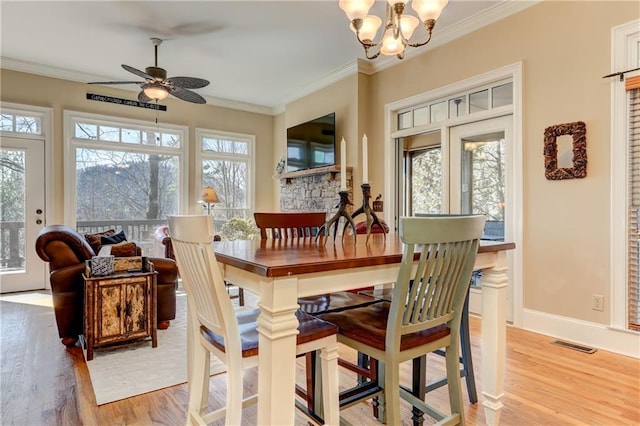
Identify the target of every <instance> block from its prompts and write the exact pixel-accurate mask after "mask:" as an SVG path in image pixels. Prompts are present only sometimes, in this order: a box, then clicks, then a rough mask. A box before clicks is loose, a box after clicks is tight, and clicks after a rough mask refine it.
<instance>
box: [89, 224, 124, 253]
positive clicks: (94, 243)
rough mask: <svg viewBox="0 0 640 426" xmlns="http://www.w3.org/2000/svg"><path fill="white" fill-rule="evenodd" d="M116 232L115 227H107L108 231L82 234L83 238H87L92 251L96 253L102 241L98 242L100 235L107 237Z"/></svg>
mask: <svg viewBox="0 0 640 426" xmlns="http://www.w3.org/2000/svg"><path fill="white" fill-rule="evenodd" d="M115 233H116V230H115V229H109V230H108V231H104V232H98V233H97V234H84V239H85V240H87V242H88V243H89V245H90V246H91V248H92V249H93V252H94V253H98V252H99V251H100V246H101V245H102V243H101V242H100V237H103V236H104V237H108V236H111V235H113V234H115Z"/></svg>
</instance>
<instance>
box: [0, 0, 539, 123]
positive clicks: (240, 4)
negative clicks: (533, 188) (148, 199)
mask: <svg viewBox="0 0 640 426" xmlns="http://www.w3.org/2000/svg"><path fill="white" fill-rule="evenodd" d="M384 3H386V2H380V1H378V2H376V5H375V6H374V9H373V11H374V12H375V11H377V12H378V13H377V14H378V15H379V16H381V15H383V14H384ZM531 4H532V2H521V1H515V0H509V1H475V0H474V1H461V0H450V2H449V4H448V6H447V7H446V8H445V9H444V11H443V13H442V15H441V17H440V19H439V20H438V23H437V25H436V28H435V31H434V36H433V40H432V42H431V43H430V45H428V46H427V47H429V46H437V45H439V44H443V43H445V42H446V41H450V40H452V39H453V38H456V37H459V36H460V35H463V34H465V33H468V32H470V31H473V30H475V29H477V28H479V27H481V26H483V25H487V24H489V23H491V22H494V21H496V20H498V19H501V18H503V17H505V16H507V15H509V14H512V13H515V12H517V11H519V10H522V9H523V8H524V7H528V6H530V5H531ZM409 9H410V10H411V11H412V9H411V8H410V7H409ZM0 14H1V27H0V28H1V34H0V35H1V49H0V54H1V57H0V60H1V61H2V62H1V65H2V68H7V69H14V70H18V71H23V72H30V73H35V74H42V75H48V76H52V77H57V78H64V79H68V80H74V81H81V82H89V81H105V80H108V81H111V80H117V81H123V80H124V81H132V80H136V79H137V77H135V76H134V75H133V74H130V73H128V72H127V71H125V70H124V69H123V68H122V67H121V64H127V65H130V66H132V67H134V68H138V69H140V70H144V68H145V67H147V66H151V65H153V64H154V50H153V45H152V43H151V41H150V40H149V39H150V38H151V37H158V38H161V39H163V40H164V42H163V43H162V45H161V46H160V47H159V49H158V66H160V67H162V68H165V69H166V70H167V73H168V75H169V76H190V77H199V78H204V79H207V80H209V81H210V82H211V84H210V85H209V86H208V87H206V88H203V89H197V90H195V91H196V92H197V93H200V94H201V95H203V96H204V97H205V98H206V99H207V101H208V103H210V104H216V105H223V106H229V107H235V108H239V109H245V110H253V111H256V112H264V113H274V112H277V111H278V109H281V108H282V107H283V106H284V105H285V104H286V103H287V102H289V101H292V100H294V99H296V98H298V97H300V96H303V95H305V94H307V93H311V92H312V91H315V90H317V89H319V88H320V87H322V86H324V85H326V84H329V83H330V82H332V81H335V80H337V79H339V78H342V77H344V76H345V75H347V74H348V73H351V72H354V71H355V70H356V69H359V70H360V71H362V72H368V73H373V72H375V71H377V70H379V69H383V68H385V67H388V66H392V65H393V64H395V63H397V62H398V59H397V58H395V57H379V58H378V59H376V60H375V61H368V60H366V59H364V55H363V49H362V48H361V47H360V45H359V44H358V42H357V41H356V39H355V36H354V34H353V33H352V32H351V31H350V30H349V25H348V24H349V23H348V20H347V17H346V15H345V14H344V12H343V11H342V10H340V8H339V7H338V2H337V1H335V0H323V1H194V2H186V1H100V2H98V1H82V2H76V1H67V2H61V1H41V2H35V1H4V0H3V1H2V2H0ZM421 30H422V29H420V28H419V29H417V30H416V35H419V37H421V36H422V35H423V34H424V33H423V32H421ZM425 51H427V49H426V48H425V47H422V48H420V49H412V52H408V55H407V58H409V57H410V56H411V53H414V52H415V53H416V54H417V53H423V52H425ZM407 58H405V60H407ZM358 59H360V60H361V61H358ZM362 60H364V61H362ZM356 67H358V68H356ZM112 87H113V86H112ZM116 87H118V88H123V89H129V90H135V91H136V92H137V91H138V90H139V88H138V87H137V86H135V85H127V86H116ZM92 92H94V93H100V86H92ZM132 99H135V95H133V94H132Z"/></svg>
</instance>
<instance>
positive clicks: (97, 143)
mask: <svg viewBox="0 0 640 426" xmlns="http://www.w3.org/2000/svg"><path fill="white" fill-rule="evenodd" d="M65 116H66V119H65V122H66V123H67V126H68V127H67V128H68V129H71V131H70V132H69V133H70V134H69V135H68V137H67V142H68V144H69V146H70V149H69V156H70V157H69V161H70V163H71V164H74V165H75V167H73V168H70V169H71V170H67V175H66V176H65V182H66V183H67V184H66V185H65V186H66V187H67V188H75V192H74V193H72V198H73V205H69V206H67V207H68V210H69V211H68V212H67V214H68V215H72V217H71V219H70V222H75V223H76V227H77V228H78V230H79V231H80V232H81V233H85V232H86V233H90V232H97V231H102V230H106V229H112V228H113V229H116V230H123V231H124V232H125V234H126V236H127V240H129V241H135V242H136V243H138V245H140V246H141V247H142V249H143V254H144V255H161V254H162V252H163V251H162V250H161V249H160V248H158V247H157V244H155V242H154V239H153V233H154V231H155V230H156V229H157V228H158V227H159V226H161V225H164V224H166V217H167V215H169V214H177V213H179V212H180V211H181V210H182V209H181V199H182V196H183V195H182V194H183V193H184V191H183V185H184V184H185V182H186V180H185V179H184V176H183V173H184V169H185V166H184V161H185V160H184V158H185V154H184V145H185V144H184V143H183V141H184V140H185V135H186V129H184V128H181V127H174V126H168V125H165V126H159V125H158V126H153V125H149V123H145V122H135V121H129V120H122V121H114V120H116V119H114V118H110V117H101V116H95V115H89V114H80V113H69V112H66V113H65ZM154 246H155V247H154ZM145 250H147V252H144V251H145Z"/></svg>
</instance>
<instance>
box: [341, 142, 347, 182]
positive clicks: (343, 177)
mask: <svg viewBox="0 0 640 426" xmlns="http://www.w3.org/2000/svg"><path fill="white" fill-rule="evenodd" d="M346 190H347V143H346V142H345V141H344V138H342V141H340V191H346Z"/></svg>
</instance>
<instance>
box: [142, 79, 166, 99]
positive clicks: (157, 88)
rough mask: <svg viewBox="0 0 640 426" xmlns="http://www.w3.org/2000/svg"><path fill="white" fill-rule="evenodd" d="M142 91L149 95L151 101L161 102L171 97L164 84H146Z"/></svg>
mask: <svg viewBox="0 0 640 426" xmlns="http://www.w3.org/2000/svg"><path fill="white" fill-rule="evenodd" d="M142 91H143V92H144V94H145V95H147V96H148V97H150V98H151V99H157V100H159V101H161V100H163V99H165V98H166V97H167V96H169V92H168V91H167V88H166V87H164V86H163V85H162V84H157V83H149V84H145V85H144V87H143V88H142Z"/></svg>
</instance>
